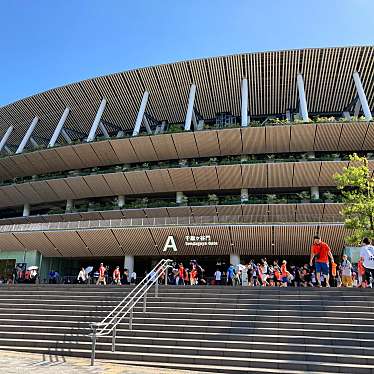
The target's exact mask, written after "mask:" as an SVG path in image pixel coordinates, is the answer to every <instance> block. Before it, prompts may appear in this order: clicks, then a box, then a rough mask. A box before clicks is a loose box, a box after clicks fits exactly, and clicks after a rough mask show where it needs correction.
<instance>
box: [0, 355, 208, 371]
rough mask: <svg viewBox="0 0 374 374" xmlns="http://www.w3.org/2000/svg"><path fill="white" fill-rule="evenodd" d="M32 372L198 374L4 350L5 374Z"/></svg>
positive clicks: (0, 362) (1, 364)
mask: <svg viewBox="0 0 374 374" xmlns="http://www.w3.org/2000/svg"><path fill="white" fill-rule="evenodd" d="M30 369H31V370H32V371H33V372H35V373H36V374H52V373H53V374H56V373H61V374H65V373H69V374H86V373H87V374H194V373H196V374H197V372H195V371H189V370H178V369H162V368H154V367H144V366H133V365H125V364H122V363H115V362H105V361H102V360H96V365H95V366H94V367H91V366H90V360H89V359H88V358H79V357H65V356H57V355H48V354H41V353H25V352H13V351H1V350H0V372H1V374H21V373H22V374H23V373H25V372H27V371H29V370H30ZM199 374H202V372H199Z"/></svg>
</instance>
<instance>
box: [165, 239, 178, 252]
mask: <svg viewBox="0 0 374 374" xmlns="http://www.w3.org/2000/svg"><path fill="white" fill-rule="evenodd" d="M168 249H172V250H173V251H174V252H176V251H177V246H176V244H175V240H174V236H171V235H169V236H168V238H167V239H166V243H165V245H164V249H163V252H166V251H167V250H168Z"/></svg>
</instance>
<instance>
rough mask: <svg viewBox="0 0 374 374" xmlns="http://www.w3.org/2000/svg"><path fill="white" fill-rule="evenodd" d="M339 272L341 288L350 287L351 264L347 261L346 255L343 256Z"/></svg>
mask: <svg viewBox="0 0 374 374" xmlns="http://www.w3.org/2000/svg"><path fill="white" fill-rule="evenodd" d="M340 271H341V273H342V286H343V287H352V285H353V283H352V264H351V263H350V261H349V260H348V257H347V255H343V261H342V263H341V264H340Z"/></svg>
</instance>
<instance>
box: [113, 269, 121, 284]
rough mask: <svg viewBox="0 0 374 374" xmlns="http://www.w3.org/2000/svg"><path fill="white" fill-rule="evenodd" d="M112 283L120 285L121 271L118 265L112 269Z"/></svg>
mask: <svg viewBox="0 0 374 374" xmlns="http://www.w3.org/2000/svg"><path fill="white" fill-rule="evenodd" d="M113 283H114V284H117V285H119V286H120V285H121V272H120V270H119V266H117V267H116V268H115V269H114V271H113Z"/></svg>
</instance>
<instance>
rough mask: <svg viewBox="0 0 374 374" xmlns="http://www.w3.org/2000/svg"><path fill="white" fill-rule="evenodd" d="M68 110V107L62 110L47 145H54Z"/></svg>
mask: <svg viewBox="0 0 374 374" xmlns="http://www.w3.org/2000/svg"><path fill="white" fill-rule="evenodd" d="M69 112H70V109H69V108H66V109H65V110H64V113H62V116H61V118H60V121H59V122H58V124H57V126H56V128H55V131H54V132H53V135H52V137H51V140H50V141H49V144H48V147H54V145H55V144H56V141H57V138H58V137H59V135H60V133H61V130H62V128H63V126H64V124H65V121H66V118H67V117H68V115H69Z"/></svg>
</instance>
